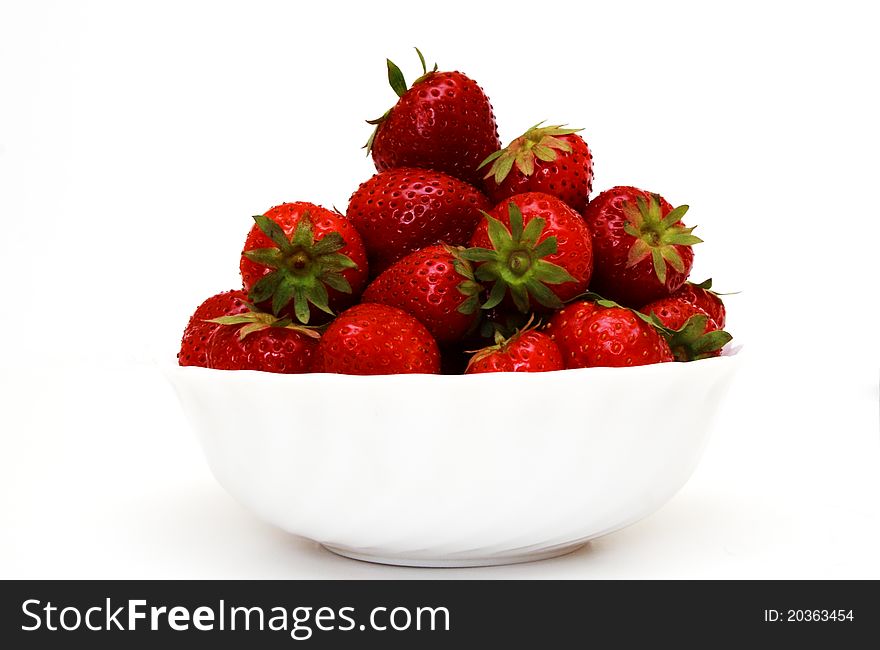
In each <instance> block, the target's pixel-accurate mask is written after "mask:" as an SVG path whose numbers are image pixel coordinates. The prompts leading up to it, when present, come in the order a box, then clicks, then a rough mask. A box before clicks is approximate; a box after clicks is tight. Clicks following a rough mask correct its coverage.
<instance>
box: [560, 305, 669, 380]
mask: <svg viewBox="0 0 880 650" xmlns="http://www.w3.org/2000/svg"><path fill="white" fill-rule="evenodd" d="M586 304H590V303H586ZM591 309H593V310H595V311H593V313H590V311H591ZM547 333H548V334H550V336H551V338H552V339H553V340H554V341H555V342H556V344H557V345H558V346H559V349H560V350H561V351H562V357H563V359H564V360H565V367H566V368H589V367H594V366H614V367H623V366H643V365H647V364H651V363H663V362H667V361H672V360H673V357H672V353H671V352H670V350H669V345H668V344H667V343H666V341H665V340H664V339H663V337H662V336H661V335H660V333H659V332H658V331H657V329H656V328H655V327H653V326H652V325H650V324H648V323H647V322H645V321H644V320H643V319H642V318H639V316H637V315H636V314H634V313H633V312H632V311H631V310H629V309H624V308H622V307H610V308H601V307H598V306H596V305H593V307H592V308H590V307H587V306H585V304H584V303H574V304H572V305H569V306H567V307H566V308H565V309H563V310H562V311H560V312H558V313H557V314H556V315H555V316H553V318H552V319H551V321H550V324H549V326H548V328H547Z"/></svg>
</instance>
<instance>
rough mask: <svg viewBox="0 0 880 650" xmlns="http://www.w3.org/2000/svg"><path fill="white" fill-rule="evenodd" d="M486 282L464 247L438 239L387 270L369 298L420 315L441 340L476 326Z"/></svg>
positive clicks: (366, 299)
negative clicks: (477, 274)
mask: <svg viewBox="0 0 880 650" xmlns="http://www.w3.org/2000/svg"><path fill="white" fill-rule="evenodd" d="M480 289H481V287H480V285H479V284H477V282H476V280H475V278H474V272H473V269H472V268H471V265H470V262H468V261H467V260H464V259H462V258H461V257H460V256H459V250H458V249H455V248H452V247H450V246H447V245H445V244H435V245H433V246H428V247H427V248H423V249H422V250H419V251H416V252H415V253H410V254H409V255H407V256H406V257H404V258H403V259H402V260H400V261H398V262H396V263H395V264H394V265H393V266H391V267H390V268H388V269H386V270H385V271H383V272H382V274H381V275H379V277H377V278H376V279H375V280H373V282H372V283H370V285H369V286H368V287H367V288H366V290H365V291H364V295H363V297H362V299H363V301H364V302H375V303H380V304H383V305H389V306H391V307H397V308H398V309H402V310H403V311H405V312H407V313H408V314H410V315H412V316H415V317H416V318H417V319H418V320H419V321H420V322H421V323H422V324H423V325H425V327H427V328H428V331H429V332H431V335H432V336H433V337H434V338H435V339H436V340H437V342H438V343H450V342H454V341H459V340H461V339H462V337H464V335H465V334H466V333H467V331H468V330H469V329H471V327H473V325H474V323H475V321H476V319H477V316H478V315H479V307H480V296H479V294H480Z"/></svg>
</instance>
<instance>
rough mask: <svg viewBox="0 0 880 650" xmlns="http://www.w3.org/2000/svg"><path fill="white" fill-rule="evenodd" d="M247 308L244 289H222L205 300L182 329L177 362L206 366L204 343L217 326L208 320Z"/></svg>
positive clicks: (240, 311) (241, 311)
mask: <svg viewBox="0 0 880 650" xmlns="http://www.w3.org/2000/svg"><path fill="white" fill-rule="evenodd" d="M248 309H249V308H248V304H247V294H246V293H245V292H244V291H239V290H236V291H224V292H223V293H218V294H217V295H215V296H211V297H210V298H208V299H207V300H205V302H203V303H202V304H201V305H199V306H198V308H197V309H196V311H195V313H194V314H193V315H192V316H190V319H189V322H188V323H187V324H186V329H185V330H183V339H182V340H181V342H180V352H178V353H177V363H179V364H180V365H181V366H199V367H201V368H207V367H208V358H207V355H206V353H205V345H206V343H207V341H208V338H209V337H210V336H211V334H213V333H214V330H216V329H217V328H218V327H219V325H217V324H216V323H211V322H209V321H210V320H211V319H213V318H219V317H220V316H232V315H234V314H241V313H244V312H246V311H248Z"/></svg>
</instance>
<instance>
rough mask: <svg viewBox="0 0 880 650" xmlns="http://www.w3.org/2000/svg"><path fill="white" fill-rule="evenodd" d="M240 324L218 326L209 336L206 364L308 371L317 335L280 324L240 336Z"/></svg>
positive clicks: (285, 372) (226, 366)
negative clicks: (309, 334) (310, 334)
mask: <svg viewBox="0 0 880 650" xmlns="http://www.w3.org/2000/svg"><path fill="white" fill-rule="evenodd" d="M242 327H243V326H240V325H219V326H218V328H217V330H215V331H214V333H213V334H212V335H211V337H210V338H209V339H208V344H207V346H206V347H207V358H208V367H209V368H215V369H217V370H261V371H263V372H276V373H284V374H293V373H302V372H309V370H310V368H311V364H312V356H313V355H314V353H315V349H316V348H317V347H318V341H317V339H316V338H312V337H309V336H306V335H305V334H302V333H301V332H298V331H296V330H291V329H285V328H283V327H267V328H265V329H261V330H259V331H256V332H251V333H250V334H248V335H247V336H245V337H244V338H241V337H240V333H241V330H242Z"/></svg>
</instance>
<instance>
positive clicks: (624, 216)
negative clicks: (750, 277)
mask: <svg viewBox="0 0 880 650" xmlns="http://www.w3.org/2000/svg"><path fill="white" fill-rule="evenodd" d="M687 209H688V206H686V205H682V206H679V207H677V208H675V209H673V208H672V206H671V205H669V203H667V202H666V200H665V199H663V197H661V196H660V195H658V194H649V193H648V192H645V191H644V190H640V189H637V188H635V187H614V188H612V189H610V190H606V191H605V192H602V193H601V194H600V195H599V196H597V197H596V198H595V199H593V200H592V201H590V204H589V205H588V206H587V209H586V210H585V211H584V219H585V220H586V222H587V225H589V227H590V231H591V232H592V233H593V254H594V255H595V257H596V270H595V273H594V275H593V284H592V286H591V287H590V288H591V289H592V290H594V291H596V292H597V293H600V294H602V295H603V296H605V297H606V298H609V299H611V300H615V301H617V302H620V303H623V304H624V305H626V306H628V307H636V306H638V305H644V304H645V303H648V302H651V301H652V300H657V299H658V298H662V297H664V296H668V295H669V294H671V293H672V292H673V291H675V290H677V289H678V288H679V287H680V286H681V285H682V284H684V281H685V280H687V277H688V274H689V273H690V271H691V266H692V265H693V261H694V253H693V251H692V250H691V246H692V245H694V244H698V243H700V242H701V241H702V240H701V239H700V238H698V237H695V236H694V235H692V234H691V231H692V230H693V228H686V227H685V226H684V224H683V223H682V222H681V218H682V217H683V216H684V214H685V213H686V212H687Z"/></svg>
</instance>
